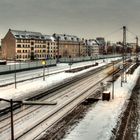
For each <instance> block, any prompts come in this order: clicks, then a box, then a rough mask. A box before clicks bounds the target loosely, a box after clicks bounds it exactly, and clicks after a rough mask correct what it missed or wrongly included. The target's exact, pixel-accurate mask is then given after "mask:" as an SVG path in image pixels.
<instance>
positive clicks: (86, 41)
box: [84, 39, 98, 46]
mask: <svg viewBox="0 0 140 140" xmlns="http://www.w3.org/2000/svg"><path fill="white" fill-rule="evenodd" d="M84 43H85V44H86V45H88V46H98V41H97V40H95V39H89V40H85V41H84Z"/></svg>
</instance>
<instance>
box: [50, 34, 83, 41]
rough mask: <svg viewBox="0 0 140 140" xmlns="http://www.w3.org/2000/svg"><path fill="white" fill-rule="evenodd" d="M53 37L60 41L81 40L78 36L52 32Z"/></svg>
mask: <svg viewBox="0 0 140 140" xmlns="http://www.w3.org/2000/svg"><path fill="white" fill-rule="evenodd" d="M53 36H54V37H55V39H58V38H59V40H61V41H75V42H77V41H81V39H80V38H78V37H77V36H74V35H67V34H54V35H53Z"/></svg>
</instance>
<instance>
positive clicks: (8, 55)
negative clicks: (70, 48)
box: [1, 29, 57, 60]
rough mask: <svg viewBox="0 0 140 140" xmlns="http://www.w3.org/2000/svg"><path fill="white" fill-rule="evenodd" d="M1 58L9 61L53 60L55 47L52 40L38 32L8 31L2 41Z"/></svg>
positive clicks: (55, 51) (55, 52)
mask: <svg viewBox="0 0 140 140" xmlns="http://www.w3.org/2000/svg"><path fill="white" fill-rule="evenodd" d="M1 42H2V57H3V58H4V59H9V60H15V59H16V60H38V59H46V58H55V57H56V55H57V46H56V42H55V40H54V38H53V37H52V36H49V35H42V34H41V33H39V32H29V31H18V30H11V29H9V31H8V33H7V34H6V36H5V37H4V38H3V39H2V41H1Z"/></svg>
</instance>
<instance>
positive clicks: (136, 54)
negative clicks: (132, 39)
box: [136, 36, 139, 63]
mask: <svg viewBox="0 0 140 140" xmlns="http://www.w3.org/2000/svg"><path fill="white" fill-rule="evenodd" d="M138 41H139V40H138V37H137V36H136V63H137V62H138V46H139V45H138Z"/></svg>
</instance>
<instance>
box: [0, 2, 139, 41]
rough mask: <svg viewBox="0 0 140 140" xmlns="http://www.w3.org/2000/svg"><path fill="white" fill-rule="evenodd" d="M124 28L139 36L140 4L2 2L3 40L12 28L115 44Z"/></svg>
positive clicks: (1, 29) (0, 33)
mask: <svg viewBox="0 0 140 140" xmlns="http://www.w3.org/2000/svg"><path fill="white" fill-rule="evenodd" d="M123 25H126V26H127V28H128V30H130V31H131V32H133V33H135V34H137V35H140V0H0V38H3V37H4V35H5V34H6V33H7V31H8V29H9V28H11V29H18V30H30V31H37V32H42V33H43V34H53V33H67V34H72V35H77V36H78V37H81V38H82V37H84V38H96V37H99V36H103V37H105V38H106V40H111V41H113V40H122V31H121V30H120V29H121V27H122V26H123ZM114 31H118V32H114ZM134 38H135V37H134V36H133V34H130V35H128V39H131V40H132V42H133V41H135V40H134Z"/></svg>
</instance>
